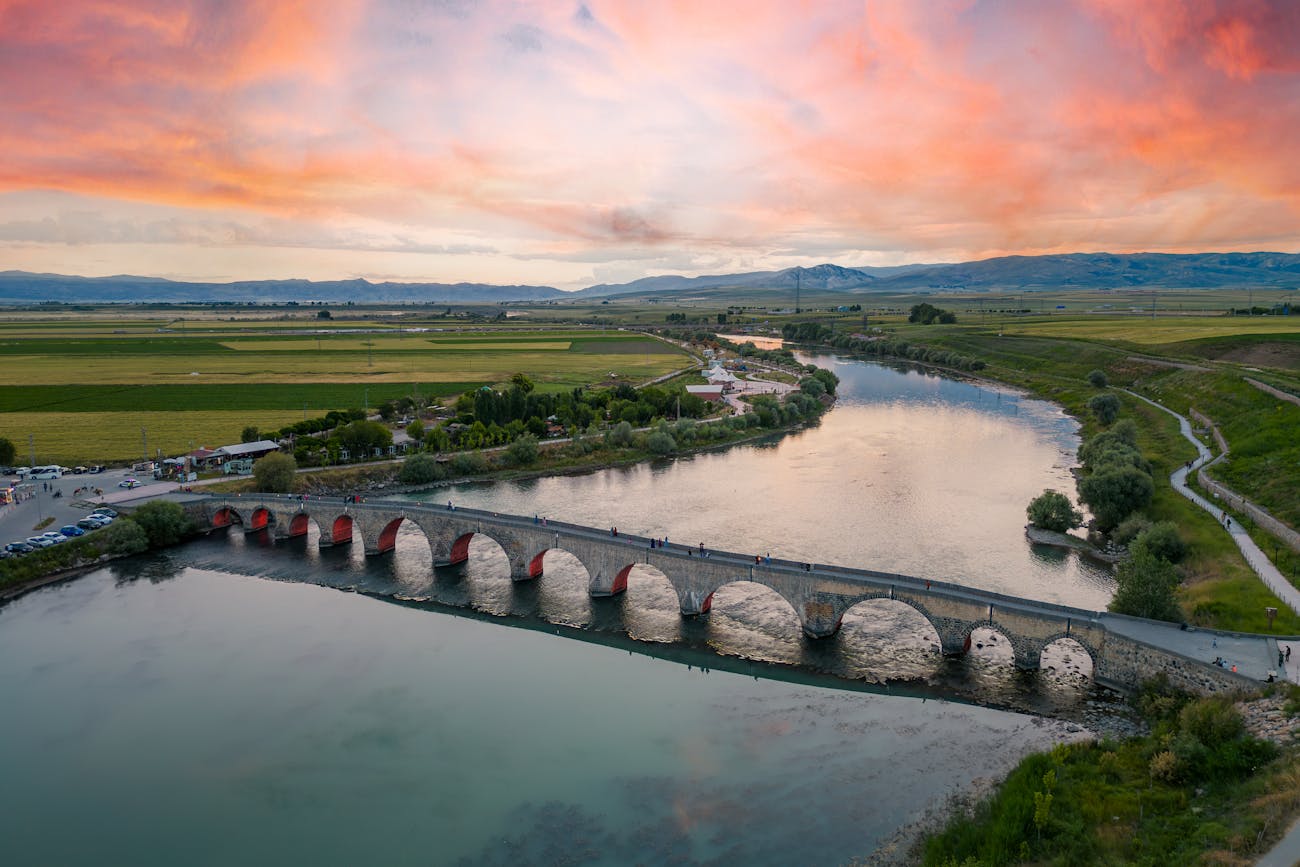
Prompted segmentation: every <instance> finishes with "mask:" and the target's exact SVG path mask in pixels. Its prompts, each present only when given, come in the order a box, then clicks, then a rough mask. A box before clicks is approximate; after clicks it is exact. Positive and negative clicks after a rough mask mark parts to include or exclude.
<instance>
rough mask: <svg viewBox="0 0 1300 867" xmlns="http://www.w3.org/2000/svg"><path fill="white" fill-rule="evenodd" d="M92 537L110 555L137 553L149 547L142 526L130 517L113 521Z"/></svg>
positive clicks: (147, 538)
mask: <svg viewBox="0 0 1300 867" xmlns="http://www.w3.org/2000/svg"><path fill="white" fill-rule="evenodd" d="M94 539H95V543H96V544H97V545H99V546H100V550H102V551H103V552H104V553H105V554H109V555H111V556H119V555H123V554H139V553H140V552H141V551H144V550H145V549H147V548H148V547H149V537H148V536H146V535H145V532H144V528H143V527H141V526H140V525H139V524H137V523H136V522H135V521H133V520H131V519H130V518H122V519H121V520H118V521H114V522H113V523H111V524H109V525H108V526H107V527H105V528H104V529H102V530H100V531H99V532H98V533H96V534H95V536H94Z"/></svg>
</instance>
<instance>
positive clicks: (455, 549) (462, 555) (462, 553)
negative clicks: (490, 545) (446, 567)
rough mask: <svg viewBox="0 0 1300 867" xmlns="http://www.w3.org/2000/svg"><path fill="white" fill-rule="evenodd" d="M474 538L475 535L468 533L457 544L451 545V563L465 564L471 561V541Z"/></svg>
mask: <svg viewBox="0 0 1300 867" xmlns="http://www.w3.org/2000/svg"><path fill="white" fill-rule="evenodd" d="M473 538H474V534H473V533H466V534H465V535H464V536H461V537H460V538H459V539H457V540H456V541H455V542H452V543H451V562H452V563H464V562H465V561H466V560H468V559H469V540H470V539H473Z"/></svg>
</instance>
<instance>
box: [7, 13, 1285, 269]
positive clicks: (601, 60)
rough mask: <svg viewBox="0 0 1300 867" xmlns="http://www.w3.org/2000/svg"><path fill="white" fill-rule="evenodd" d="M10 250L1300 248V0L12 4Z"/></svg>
mask: <svg viewBox="0 0 1300 867" xmlns="http://www.w3.org/2000/svg"><path fill="white" fill-rule="evenodd" d="M0 118H2V119H3V120H2V122H0V270H3V269H21V270H29V271H49V272H56V273H63V274H84V275H89V276H100V275H107V274H121V273H129V274H140V275H147V276H159V277H170V278H173V279H192V280H214V281H225V280H243V279H259V278H277V279H278V278H289V277H304V278H309V279H316V280H320V279H350V278H354V277H365V278H368V279H371V280H402V281H435V282H459V281H472V282H487V283H528V284H538V285H550V286H556V287H558V288H561V289H576V288H581V287H583V286H586V285H590V284H594V283H605V282H611V283H616V282H625V281H628V280H632V279H636V278H639V277H643V276H648V275H653V274H664V273H680V274H688V275H695V274H706V273H730V272H736V271H751V270H765V269H775V268H784V267H790V266H793V265H815V264H818V263H821V262H834V263H836V264H840V265H845V266H862V265H896V264H904V263H909V262H945V261H965V260H970V259H981V258H987V257H990V256H999V255H1007V254H1041V253H1065V252H1092V251H1108V252H1117V253H1118V252H1138V251H1154V252H1198V251H1229V250H1237V251H1253V250H1273V251H1282V252H1300V3H1297V2H1290V0H1277V2H1265V0H1233V2H1229V0H1017V2H1010V0H1007V2H1002V0H961V2H959V0H952V2H947V0H865V2H863V0H858V2H835V0H818V2H798V0H774V2H767V0H739V2H722V0H719V2H710V0H680V2H679V0H644V2H642V0H637V2H632V0H624V2H616V0H586V2H505V0H481V2H474V0H257V2H254V0H57V2H51V0H0Z"/></svg>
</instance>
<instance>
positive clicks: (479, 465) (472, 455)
mask: <svg viewBox="0 0 1300 867" xmlns="http://www.w3.org/2000/svg"><path fill="white" fill-rule="evenodd" d="M488 467H489V464H488V459H487V457H486V456H484V454H483V453H482V452H477V451H476V452H460V453H459V454H456V455H452V458H451V469H452V472H454V473H455V474H456V475H458V476H472V475H474V474H475V473H485V472H487V470H488Z"/></svg>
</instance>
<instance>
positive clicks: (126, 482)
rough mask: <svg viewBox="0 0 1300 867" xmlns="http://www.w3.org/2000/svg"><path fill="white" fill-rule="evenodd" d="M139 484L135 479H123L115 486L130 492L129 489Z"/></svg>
mask: <svg viewBox="0 0 1300 867" xmlns="http://www.w3.org/2000/svg"><path fill="white" fill-rule="evenodd" d="M139 484H140V483H139V482H138V481H137V480H135V479H123V480H122V481H120V482H118V483H117V486H118V487H119V488H126V489H127V490H130V489H131V488H134V487H137V486H138V485H139Z"/></svg>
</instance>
